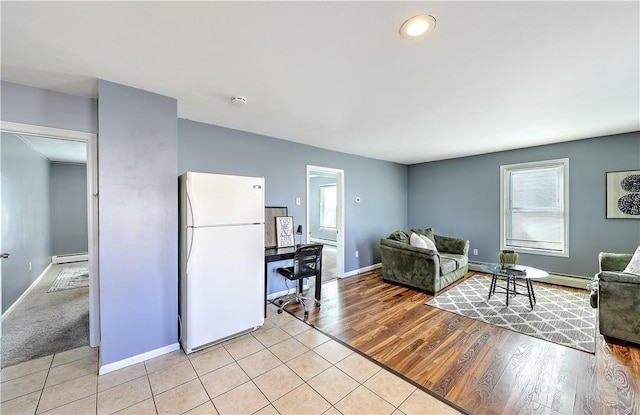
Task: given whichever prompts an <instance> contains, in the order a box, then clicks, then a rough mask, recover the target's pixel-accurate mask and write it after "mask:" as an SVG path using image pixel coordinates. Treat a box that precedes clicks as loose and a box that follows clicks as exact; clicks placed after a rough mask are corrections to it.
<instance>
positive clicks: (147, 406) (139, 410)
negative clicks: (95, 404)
mask: <svg viewBox="0 0 640 415" xmlns="http://www.w3.org/2000/svg"><path fill="white" fill-rule="evenodd" d="M155 413H156V404H155V402H154V401H153V398H149V399H145V400H144V401H142V402H138V403H137V404H135V405H132V406H130V407H128V408H124V409H123V410H122V411H118V412H116V414H118V415H142V414H144V415H149V414H155Z"/></svg>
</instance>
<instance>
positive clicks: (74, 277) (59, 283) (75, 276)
mask: <svg viewBox="0 0 640 415" xmlns="http://www.w3.org/2000/svg"><path fill="white" fill-rule="evenodd" d="M88 286H89V270H88V269H87V267H76V268H63V269H62V271H60V273H59V274H58V276H57V277H56V279H55V281H53V284H51V287H50V288H49V289H48V290H47V292H48V293H51V292H54V291H63V290H71V289H73V288H81V287H88Z"/></svg>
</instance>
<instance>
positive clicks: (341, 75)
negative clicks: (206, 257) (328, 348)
mask: <svg viewBox="0 0 640 415" xmlns="http://www.w3.org/2000/svg"><path fill="white" fill-rule="evenodd" d="M1 7H2V9H1V15H2V16H1V17H2V68H1V69H2V79H3V80H6V81H11V82H16V83H21V84H26V85H32V86H37V87H41V88H46V89H51V90H55V91H61V92H66V93H70V94H75V95H81V96H92V97H95V96H96V95H97V86H96V85H97V82H96V79H98V78H99V79H106V80H109V81H113V82H117V83H121V84H124V85H129V86H133V87H136V88H141V89H144V90H147V91H152V92H155V93H158V94H162V95H166V96H170V97H174V98H176V99H177V101H178V116H179V117H181V118H186V119H191V120H196V121H201V122H206V123H211V124H216V125H220V126H224V127H229V128H234V129H238V130H243V131H250V132H254V133H258V134H263V135H267V136H272V137H277V138H282V139H285V140H290V141H295V142H299V143H305V144H310V145H313V146H317V147H322V148H327V149H331V150H337V151H342V152H346V153H352V154H359V155H363V156H367V157H373V158H377V159H382V160H390V161H396V162H400V163H405V164H411V163H416V162H422V161H431V160H439V159H446V158H453V157H460V156H465V155H472V154H481V153H488V152H493V151H499V150H506V149H513V148H521V147H528V146H532V145H538V144H546V143H554V142H561V141H568V140H575V139H581V138H587V137H594V136H601V135H607V134H615V133H622V132H629V131H637V130H639V129H640V115H639V113H640V75H639V74H640V64H639V63H640V52H639V51H640V23H639V19H640V17H639V16H640V3H639V2H638V1H631V2H616V1H606V2H591V1H586V2H580V1H570V2H536V1H528V2H520V1H511V2H506V1H498V2H482V1H471V2H460V1H449V2H394V1H387V2H341V1H337V2H152V1H148V2H135V3H131V2H100V3H95V2H65V3H58V2H7V1H2V2H1ZM416 14H431V15H433V16H435V18H436V20H437V26H436V28H435V30H434V31H433V32H432V33H431V34H430V35H429V36H428V37H427V38H425V39H422V40H405V39H403V38H401V37H400V36H399V34H398V30H399V27H400V25H401V24H402V22H403V21H404V20H406V19H408V18H409V17H411V16H414V15H416ZM232 95H242V96H245V97H246V98H247V100H248V103H247V104H246V105H245V106H238V105H233V104H231V103H230V102H229V97H231V96H232Z"/></svg>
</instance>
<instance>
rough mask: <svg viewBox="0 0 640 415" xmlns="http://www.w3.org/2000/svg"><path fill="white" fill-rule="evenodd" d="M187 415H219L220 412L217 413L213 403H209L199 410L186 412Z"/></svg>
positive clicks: (199, 407)
mask: <svg viewBox="0 0 640 415" xmlns="http://www.w3.org/2000/svg"><path fill="white" fill-rule="evenodd" d="M185 415H218V411H216V408H215V407H214V406H213V403H212V402H211V401H207V402H205V403H203V404H202V405H200V406H198V407H197V408H193V409H192V410H190V411H188V412H185Z"/></svg>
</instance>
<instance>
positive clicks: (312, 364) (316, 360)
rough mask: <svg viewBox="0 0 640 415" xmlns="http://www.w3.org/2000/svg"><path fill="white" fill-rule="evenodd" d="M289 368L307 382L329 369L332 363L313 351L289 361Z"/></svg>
mask: <svg viewBox="0 0 640 415" xmlns="http://www.w3.org/2000/svg"><path fill="white" fill-rule="evenodd" d="M287 366H289V367H290V368H291V370H293V371H294V372H296V374H297V375H298V376H300V377H301V378H302V379H303V380H305V381H306V380H309V379H311V378H312V377H314V376H315V375H317V374H318V373H320V372H322V371H324V370H325V369H327V368H328V367H329V366H331V363H329V362H327V361H326V360H325V359H323V358H322V356H320V355H319V354H317V353H316V352H314V351H313V350H309V351H308V352H306V353H305V354H303V355H300V356H298V357H296V358H294V359H291V360H290V361H288V362H287Z"/></svg>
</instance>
